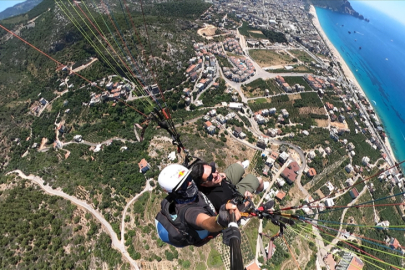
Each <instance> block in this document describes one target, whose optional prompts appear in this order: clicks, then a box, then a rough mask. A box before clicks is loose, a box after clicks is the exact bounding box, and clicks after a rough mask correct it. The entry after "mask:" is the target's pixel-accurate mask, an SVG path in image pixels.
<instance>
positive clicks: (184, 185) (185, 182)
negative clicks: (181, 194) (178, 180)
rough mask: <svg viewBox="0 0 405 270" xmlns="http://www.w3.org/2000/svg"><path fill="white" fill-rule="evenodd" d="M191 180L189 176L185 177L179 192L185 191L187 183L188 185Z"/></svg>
mask: <svg viewBox="0 0 405 270" xmlns="http://www.w3.org/2000/svg"><path fill="white" fill-rule="evenodd" d="M192 180H193V178H192V177H191V175H189V176H187V178H186V180H184V182H183V184H181V186H180V188H179V189H181V190H186V189H187V187H188V183H190V182H191V181H192Z"/></svg>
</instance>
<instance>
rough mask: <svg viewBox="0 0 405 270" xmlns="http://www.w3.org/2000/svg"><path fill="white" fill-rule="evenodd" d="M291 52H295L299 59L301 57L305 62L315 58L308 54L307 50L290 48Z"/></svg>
mask: <svg viewBox="0 0 405 270" xmlns="http://www.w3.org/2000/svg"><path fill="white" fill-rule="evenodd" d="M289 52H290V53H291V54H293V55H294V56H295V57H296V58H297V59H299V60H300V61H302V62H304V63H308V62H311V61H313V60H314V59H313V58H312V57H311V56H310V55H309V54H307V53H306V52H305V51H301V50H290V51H289Z"/></svg>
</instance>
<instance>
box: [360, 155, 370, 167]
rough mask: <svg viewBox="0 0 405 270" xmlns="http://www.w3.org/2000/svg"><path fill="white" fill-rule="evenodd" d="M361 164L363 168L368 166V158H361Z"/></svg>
mask: <svg viewBox="0 0 405 270" xmlns="http://www.w3.org/2000/svg"><path fill="white" fill-rule="evenodd" d="M361 162H362V163H363V165H364V166H367V165H368V163H369V162H370V158H369V157H367V156H366V157H363V158H362V159H361Z"/></svg>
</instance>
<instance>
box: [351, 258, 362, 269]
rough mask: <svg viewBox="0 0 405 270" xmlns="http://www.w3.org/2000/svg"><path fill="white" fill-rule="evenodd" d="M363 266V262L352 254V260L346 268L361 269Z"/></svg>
mask: <svg viewBox="0 0 405 270" xmlns="http://www.w3.org/2000/svg"><path fill="white" fill-rule="evenodd" d="M363 266H364V263H363V262H362V261H361V260H360V259H359V258H357V257H356V256H353V258H352V261H351V262H350V265H349V268H347V270H361V269H363Z"/></svg>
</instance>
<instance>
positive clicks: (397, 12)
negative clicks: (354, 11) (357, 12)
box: [362, 0, 405, 24]
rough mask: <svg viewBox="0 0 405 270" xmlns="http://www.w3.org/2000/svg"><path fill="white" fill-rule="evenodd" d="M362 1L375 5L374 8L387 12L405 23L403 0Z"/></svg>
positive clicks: (404, 2)
mask: <svg viewBox="0 0 405 270" xmlns="http://www.w3.org/2000/svg"><path fill="white" fill-rule="evenodd" d="M362 2H363V3H365V4H367V5H369V6H372V7H375V8H376V9H378V10H380V11H382V12H384V13H386V14H388V15H389V16H390V17H392V18H394V19H396V20H397V21H400V22H402V23H403V24H405V1H401V0H384V1H377V0H366V1H362Z"/></svg>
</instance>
